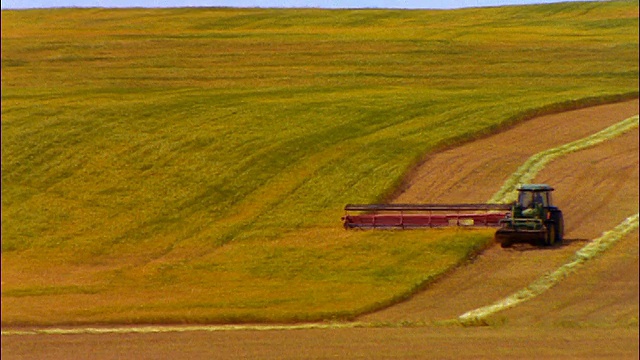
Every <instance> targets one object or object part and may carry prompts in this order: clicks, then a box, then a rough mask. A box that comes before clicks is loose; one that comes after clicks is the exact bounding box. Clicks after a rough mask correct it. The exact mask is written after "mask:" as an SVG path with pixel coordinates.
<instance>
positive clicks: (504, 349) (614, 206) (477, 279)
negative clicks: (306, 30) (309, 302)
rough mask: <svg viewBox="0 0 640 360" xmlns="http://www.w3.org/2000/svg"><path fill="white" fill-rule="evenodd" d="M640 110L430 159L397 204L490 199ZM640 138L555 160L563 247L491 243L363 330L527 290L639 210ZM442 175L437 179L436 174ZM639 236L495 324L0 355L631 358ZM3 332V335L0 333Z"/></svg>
mask: <svg viewBox="0 0 640 360" xmlns="http://www.w3.org/2000/svg"><path fill="white" fill-rule="evenodd" d="M636 114H638V100H633V101H627V102H622V103H618V104H611V105H603V106H597V107H593V108H588V109H582V110H577V111H571V112H565V113H561V114H555V115H549V116H543V117H539V118H536V119H533V120H530V121H527V122H525V123H522V124H519V125H516V126H514V127H512V128H510V129H508V130H506V131H504V132H501V133H499V134H496V135H493V136H490V137H487V138H484V139H481V140H478V141H474V142H472V143H468V144H465V145H462V146H459V147H456V148H452V149H449V150H446V151H443V152H440V153H437V154H434V155H432V156H430V157H429V158H427V159H425V162H424V163H423V164H422V166H421V167H420V168H418V169H416V171H415V172H414V173H413V174H412V176H411V177H410V178H408V180H407V186H406V187H405V189H404V191H403V192H402V193H401V194H400V195H399V196H398V198H397V199H396V200H395V201H396V202H447V203H456V202H467V203H468V202H486V201H487V200H488V199H489V198H490V197H491V196H492V195H493V194H494V193H495V192H496V191H498V189H499V188H500V186H501V185H502V184H503V182H504V181H505V180H506V178H507V177H508V176H509V175H510V174H511V173H513V172H514V171H515V170H516V169H517V167H518V166H519V165H521V164H522V163H523V162H524V161H525V160H526V159H527V158H529V157H530V156H531V155H533V154H535V153H537V152H540V151H543V150H546V149H549V148H553V147H556V146H559V145H562V144H565V143H568V142H571V141H574V140H577V139H580V138H583V137H585V136H588V135H590V134H593V133H595V132H598V131H600V130H602V129H604V128H606V127H608V126H610V125H612V124H614V123H617V122H619V121H621V120H624V119H626V118H628V117H630V116H633V115H636ZM638 136H639V133H638V130H637V129H635V130H633V131H630V132H629V133H627V134H625V135H622V136H620V137H617V138H615V139H613V140H610V141H607V142H605V143H603V144H600V145H598V146H596V147H593V148H590V149H587V150H583V151H580V152H576V153H573V154H571V155H568V156H567V157H564V158H561V159H559V160H556V161H554V162H552V163H551V164H549V165H548V166H547V168H545V169H544V170H543V171H542V172H541V173H540V174H539V175H538V177H537V178H536V182H541V183H548V184H551V185H553V186H554V187H555V189H556V192H555V202H556V203H557V205H558V206H559V207H560V208H561V209H562V210H563V212H564V216H565V223H566V234H565V236H566V238H567V240H566V241H565V244H564V245H563V246H560V247H555V248H549V249H539V248H535V247H532V246H529V245H516V246H514V247H513V248H511V249H501V248H500V247H499V246H493V247H491V248H489V249H487V250H486V251H485V252H483V253H482V254H480V255H479V256H478V257H477V258H476V259H474V260H473V261H471V262H469V263H468V264H466V265H464V266H462V267H460V268H458V269H456V270H455V271H453V272H452V273H450V274H449V275H447V276H445V277H443V278H441V279H440V280H438V281H437V282H436V283H434V284H432V285H431V286H429V287H428V288H427V289H426V290H425V291H423V292H421V293H419V294H416V295H415V296H413V297H412V298H411V299H409V300H407V301H405V302H403V303H401V304H398V305H395V306H392V307H390V308H388V309H384V310H382V311H378V312H376V313H372V314H367V315H364V316H362V317H361V318H360V319H358V320H359V321H364V322H402V321H421V322H423V321H426V322H430V321H437V320H446V319H451V318H455V317H457V316H459V315H461V314H462V313H464V312H466V311H469V310H472V309H475V308H477V307H481V306H485V305H489V304H491V303H492V302H494V301H496V300H499V299H501V298H503V297H505V296H507V295H509V294H511V293H512V292H514V291H516V290H518V289H521V288H522V287H524V286H526V285H528V284H529V283H530V282H532V281H533V280H535V279H536V278H538V277H540V276H541V275H543V274H545V273H547V272H549V271H552V270H554V269H556V268H557V267H559V266H560V265H562V264H564V263H565V262H567V261H568V260H569V259H571V258H572V256H573V254H574V253H575V251H576V250H578V249H579V248H581V247H582V246H584V245H585V244H586V243H587V242H588V241H589V240H590V239H594V238H596V237H598V236H599V235H601V233H602V232H603V231H606V230H609V229H611V228H613V227H614V226H616V225H617V224H619V223H620V222H622V221H623V220H624V219H625V218H627V217H628V216H631V215H633V214H635V213H637V212H638V199H639V191H638V188H639V185H640V184H639V180H638V179H639V176H638V169H639V167H638V154H639V149H638ZM434 169H437V171H434ZM638 258H639V257H638V232H637V231H635V232H634V233H632V234H630V235H629V236H627V237H626V238H624V239H623V240H621V241H620V242H618V243H617V244H616V245H615V246H614V247H613V248H612V249H610V250H609V251H608V252H606V253H605V254H604V255H602V256H600V257H598V258H596V259H594V260H592V261H591V262H589V263H587V264H586V265H585V266H583V267H582V268H581V269H580V270H579V271H578V272H577V273H575V274H573V275H571V276H570V277H568V278H567V279H565V280H564V281H563V282H561V283H560V284H558V285H557V286H556V287H554V288H552V289H551V290H549V291H547V292H546V293H544V294H542V295H540V296H539V297H537V298H535V299H533V300H531V301H529V302H526V303H523V304H521V305H520V306H518V307H515V308H512V309H509V310H506V311H503V312H500V313H497V314H495V315H494V316H493V318H491V319H490V320H491V321H490V323H491V324H493V325H492V326H487V327H469V328H464V327H457V326H443V325H433V326H420V327H402V328H354V329H340V330H338V329H333V330H293V331H224V332H200V331H198V332H188V333H157V334H101V335H95V334H94V335H37V336H3V337H2V357H3V358H5V356H6V358H5V359H24V358H28V359H60V358H66V359H71V358H92V359H119V358H125V357H126V358H137V359H158V358H184V359H187V358H188V359H193V358H207V359H211V358H229V359H231V358H234V359H235V358H261V359H297V358H305V359H324V358H349V359H354V358H355V359H357V358H363V359H364V358H366V359H370V358H379V359H391V358H441V359H447V358H455V359H461V358H462V359H464V358H473V359H483V358H486V359H488V358H491V359H494V358H514V359H516V358H517V359H557V358H567V359H569V358H571V359H596V358H597V359H601V358H611V359H614V358H615V359H626V358H628V359H637V358H638V345H639V341H638V335H639V331H638V313H639V309H638V303H639V292H638V288H639V280H638V274H639V267H638V266H639V262H638ZM3 330H4V329H3Z"/></svg>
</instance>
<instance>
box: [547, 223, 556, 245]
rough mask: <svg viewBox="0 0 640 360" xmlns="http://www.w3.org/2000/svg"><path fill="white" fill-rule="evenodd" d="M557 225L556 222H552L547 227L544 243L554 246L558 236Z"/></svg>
mask: <svg viewBox="0 0 640 360" xmlns="http://www.w3.org/2000/svg"><path fill="white" fill-rule="evenodd" d="M556 227H557V225H556V224H555V223H551V224H549V225H548V227H547V237H546V239H545V241H544V244H545V245H547V246H553V245H555V243H556V238H557V233H558V232H557V229H556Z"/></svg>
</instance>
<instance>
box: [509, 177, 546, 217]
mask: <svg viewBox="0 0 640 360" xmlns="http://www.w3.org/2000/svg"><path fill="white" fill-rule="evenodd" d="M552 191H553V188H552V187H551V186H549V185H546V184H528V185H522V186H521V187H520V188H519V189H518V201H517V202H516V204H515V206H514V210H513V212H514V214H513V215H514V217H523V218H546V217H547V213H548V210H549V207H550V206H552V205H551V204H552V200H551V192H552Z"/></svg>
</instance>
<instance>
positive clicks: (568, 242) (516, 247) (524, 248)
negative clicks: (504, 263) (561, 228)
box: [505, 239, 591, 252]
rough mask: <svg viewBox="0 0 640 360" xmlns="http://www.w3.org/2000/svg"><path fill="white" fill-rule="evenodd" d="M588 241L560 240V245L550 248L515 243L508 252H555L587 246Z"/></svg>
mask: <svg viewBox="0 0 640 360" xmlns="http://www.w3.org/2000/svg"><path fill="white" fill-rule="evenodd" d="M589 241H591V240H589V239H563V240H562V244H556V245H552V246H544V245H532V244H529V243H516V244H513V245H511V247H510V248H509V250H512V251H520V252H527V251H555V250H559V249H563V248H567V247H571V246H573V245H575V244H587V243H588V242H589ZM505 250H506V249H505Z"/></svg>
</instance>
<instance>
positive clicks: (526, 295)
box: [2, 214, 640, 336]
mask: <svg viewBox="0 0 640 360" xmlns="http://www.w3.org/2000/svg"><path fill="white" fill-rule="evenodd" d="M639 216H640V214H635V215H633V216H631V217H629V218H627V219H625V221H623V222H622V223H620V224H619V225H617V226H616V227H615V228H613V229H612V230H610V231H606V232H605V233H603V235H602V236H600V237H598V238H597V239H594V240H592V241H591V242H589V243H588V244H587V245H585V246H584V247H582V248H581V249H580V250H578V251H576V253H575V257H574V259H572V260H571V261H570V262H568V263H566V264H564V265H562V266H560V267H559V268H558V269H556V270H554V271H552V272H550V273H548V274H547V275H545V276H543V277H541V278H539V279H538V280H536V281H535V282H533V283H531V284H530V285H528V286H527V287H525V288H523V289H521V290H519V291H518V292H516V293H514V294H512V295H510V296H508V297H506V298H504V299H502V300H499V301H496V302H495V303H493V304H491V305H487V306H485V307H482V308H478V309H474V310H470V311H468V312H466V313H464V314H462V315H460V316H459V317H458V318H457V319H455V320H451V321H440V322H438V323H428V325H452V324H461V325H464V326H478V325H488V324H489V323H488V320H487V319H488V318H489V317H490V316H491V315H493V314H495V313H497V312H499V311H502V310H506V309H508V308H511V307H514V306H517V305H518V304H520V303H522V302H525V301H527V300H530V299H532V298H534V297H536V296H538V295H540V294H542V293H544V292H545V291H547V290H549V289H550V288H552V287H553V286H555V285H556V284H558V283H559V282H560V281H562V279H564V278H566V277H567V276H570V275H571V274H572V273H574V272H576V271H578V268H579V267H580V266H581V265H583V264H584V263H585V262H587V261H589V260H592V259H594V258H595V257H597V256H599V255H601V254H602V253H604V252H605V251H606V250H607V249H609V248H611V247H612V246H613V245H614V244H615V243H616V242H617V241H618V240H620V239H621V238H623V237H624V236H626V235H627V234H629V233H630V232H631V231H634V230H636V229H638V218H639ZM424 325H427V324H426V323H418V322H400V323H388V322H386V323H365V322H333V323H330V322H325V323H307V324H294V325H283V324H273V325H264V324H262V325H261V324H251V325H199V326H177V325H173V326H129V327H100V328H97V327H82V328H66V329H65V328H41V329H23V330H2V335H3V336H11V335H13V336H15V335H71V334H130V333H138V334H149V333H165V332H188V331H247V330H251V331H273V330H278V331H281V330H304V329H345V328H365V327H369V328H370V327H416V326H424Z"/></svg>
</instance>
